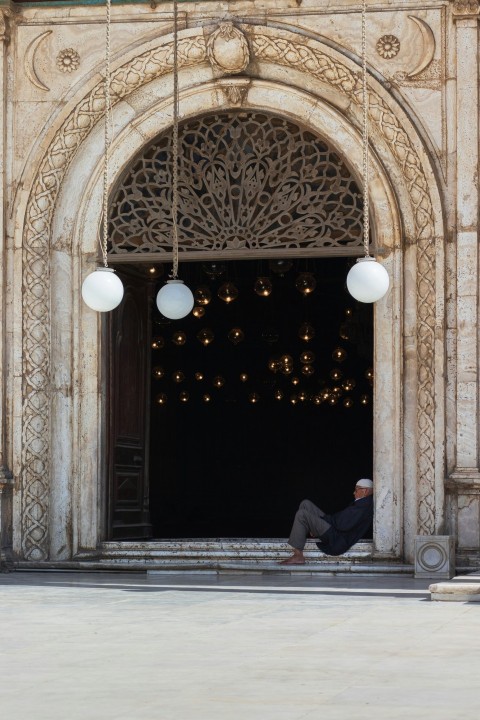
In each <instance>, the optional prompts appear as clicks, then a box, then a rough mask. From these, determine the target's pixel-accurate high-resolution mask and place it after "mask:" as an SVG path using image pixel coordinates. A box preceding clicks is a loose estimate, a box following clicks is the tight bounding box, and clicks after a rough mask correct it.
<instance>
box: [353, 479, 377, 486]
mask: <svg viewBox="0 0 480 720" xmlns="http://www.w3.org/2000/svg"><path fill="white" fill-rule="evenodd" d="M355 487H361V488H373V482H372V481H371V480H368V478H362V479H361V480H359V481H358V482H357V483H356V485H355Z"/></svg>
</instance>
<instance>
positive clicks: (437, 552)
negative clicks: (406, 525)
mask: <svg viewBox="0 0 480 720" xmlns="http://www.w3.org/2000/svg"><path fill="white" fill-rule="evenodd" d="M454 575H455V543H454V538H453V536H452V535H431V536H429V537H426V536H425V535H419V536H417V537H416V538H415V577H416V578H432V577H433V578H438V579H442V580H443V579H449V578H451V577H453V576H454Z"/></svg>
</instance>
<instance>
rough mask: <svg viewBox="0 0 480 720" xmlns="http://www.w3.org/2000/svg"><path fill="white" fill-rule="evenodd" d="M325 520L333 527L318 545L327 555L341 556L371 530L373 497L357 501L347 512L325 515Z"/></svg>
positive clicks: (369, 496)
mask: <svg viewBox="0 0 480 720" xmlns="http://www.w3.org/2000/svg"><path fill="white" fill-rule="evenodd" d="M323 519H324V520H326V521H327V522H328V523H330V524H331V526H332V527H331V528H329V529H328V530H327V532H326V533H324V534H323V535H322V536H321V538H320V542H318V543H317V545H318V547H319V548H320V550H321V551H322V552H324V553H326V554H327V555H341V554H342V553H344V552H347V550H348V549H349V548H351V547H352V545H355V543H356V542H357V541H358V540H360V539H361V538H363V537H365V534H366V533H367V532H368V530H369V529H370V526H371V524H372V521H373V495H367V497H364V498H361V499H360V500H356V501H355V502H353V503H352V504H351V505H349V506H348V507H346V508H345V510H340V512H337V513H333V515H325V516H324V518H323Z"/></svg>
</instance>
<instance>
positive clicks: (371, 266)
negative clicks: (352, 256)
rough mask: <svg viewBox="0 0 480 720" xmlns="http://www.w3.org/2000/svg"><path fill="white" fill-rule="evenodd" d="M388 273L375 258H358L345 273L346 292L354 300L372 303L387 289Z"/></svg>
mask: <svg viewBox="0 0 480 720" xmlns="http://www.w3.org/2000/svg"><path fill="white" fill-rule="evenodd" d="M389 284H390V280H389V277H388V273H387V271H386V270H385V268H384V267H383V265H380V263H378V262H377V261H376V260H375V258H372V257H369V256H367V257H363V258H359V259H358V260H357V262H356V263H355V265H354V266H353V267H352V268H351V269H350V271H349V273H348V275H347V288H348V292H349V293H350V295H352V297H354V298H355V300H358V301H359V302H363V303H373V302H376V301H377V300H380V298H382V297H383V296H384V295H385V293H386V292H387V290H388V286H389Z"/></svg>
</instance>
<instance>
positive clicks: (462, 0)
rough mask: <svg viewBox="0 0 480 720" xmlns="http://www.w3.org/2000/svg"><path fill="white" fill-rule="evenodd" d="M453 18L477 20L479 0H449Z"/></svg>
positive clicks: (457, 19) (479, 7) (479, 9)
mask: <svg viewBox="0 0 480 720" xmlns="http://www.w3.org/2000/svg"><path fill="white" fill-rule="evenodd" d="M451 3H452V11H453V20H454V21H455V22H458V21H460V20H478V19H479V18H480V0H451Z"/></svg>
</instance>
